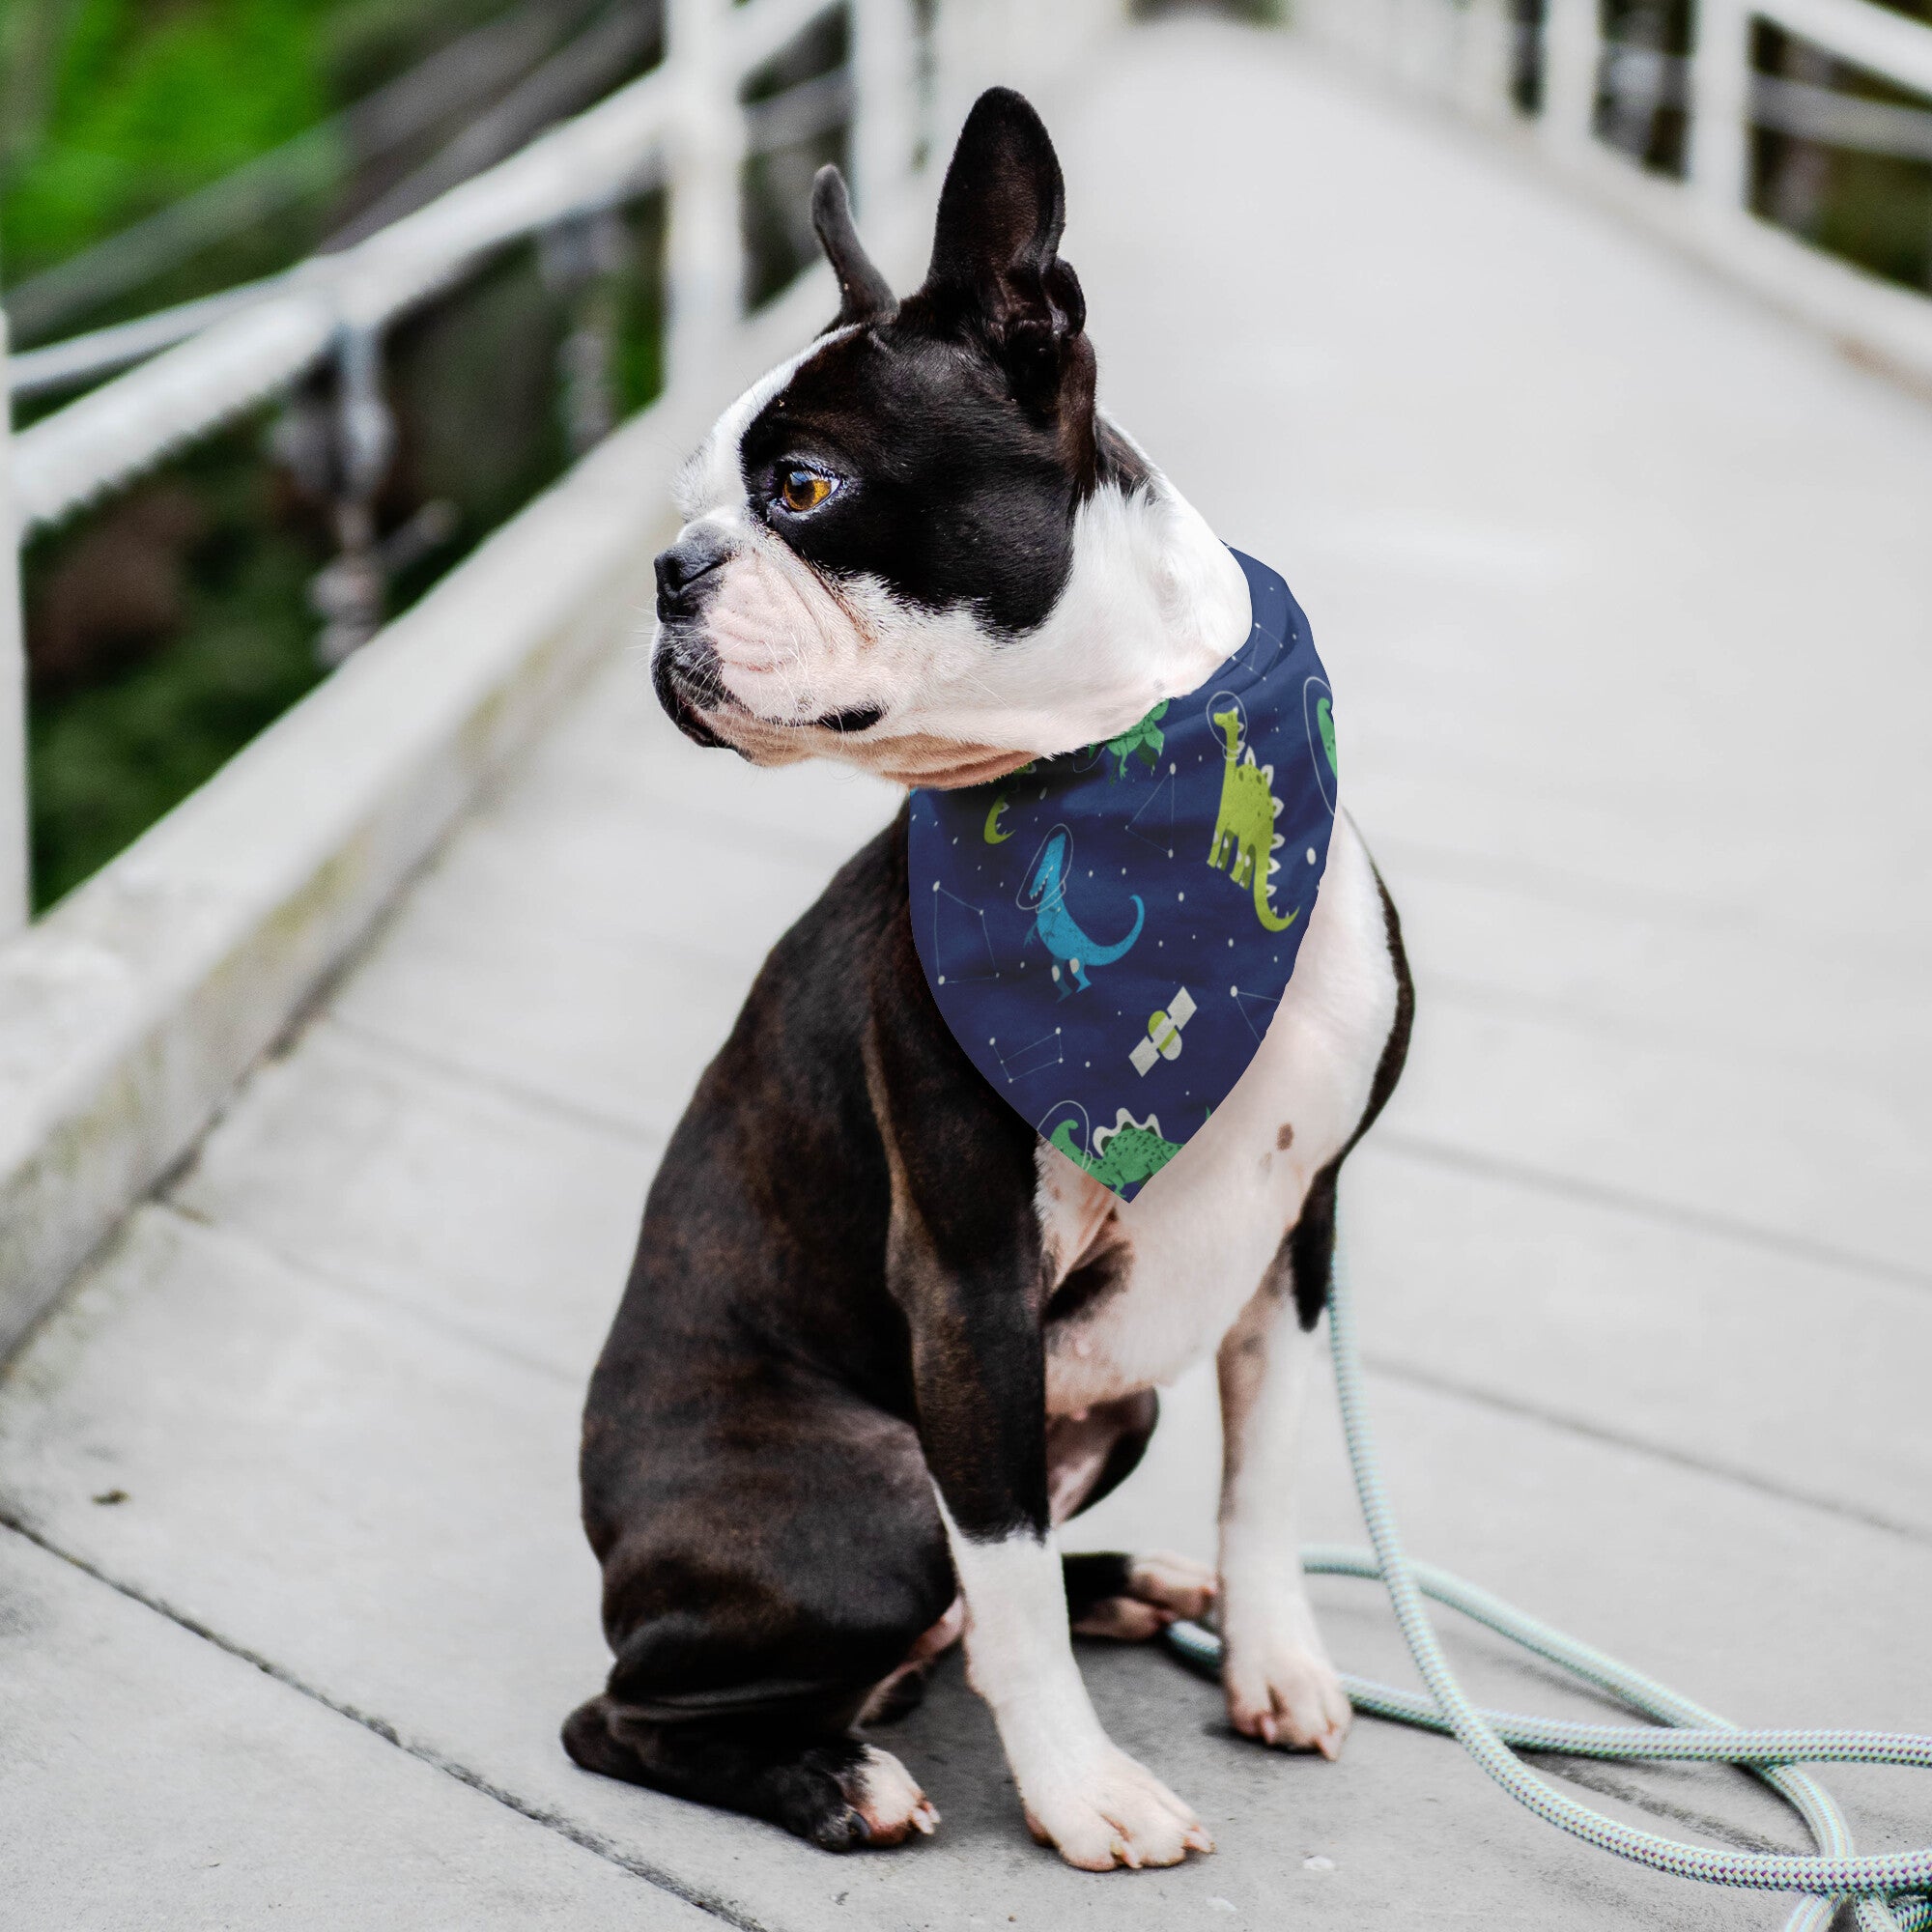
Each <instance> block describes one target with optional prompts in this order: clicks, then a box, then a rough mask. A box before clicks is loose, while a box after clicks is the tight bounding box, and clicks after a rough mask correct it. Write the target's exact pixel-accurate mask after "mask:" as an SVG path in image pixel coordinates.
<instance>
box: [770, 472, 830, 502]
mask: <svg viewBox="0 0 1932 1932" xmlns="http://www.w3.org/2000/svg"><path fill="white" fill-rule="evenodd" d="M831 494H832V479H831V477H829V476H821V475H819V473H818V472H817V471H816V470H815V469H787V470H786V471H785V474H784V481H783V482H782V483H781V484H780V485H779V497H780V498H781V501H782V502H783V504H784V506H785V508H786V509H787V510H793V511H805V510H815V509H817V507H818V506H819V504H821V503H822V502H824V500H825V499H826V497H829V496H831Z"/></svg>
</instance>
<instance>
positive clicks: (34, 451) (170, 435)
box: [14, 0, 844, 536]
mask: <svg viewBox="0 0 1932 1932" xmlns="http://www.w3.org/2000/svg"><path fill="white" fill-rule="evenodd" d="M842 4H844V0H759V4H757V5H756V6H754V7H751V8H747V9H743V10H733V12H732V14H731V15H730V17H729V19H728V20H727V22H726V23H725V34H724V36H723V45H722V48H721V54H722V61H723V65H724V66H725V69H726V70H727V71H730V72H732V73H734V74H735V75H736V77H737V78H738V79H739V80H740V81H742V79H743V78H744V76H745V75H746V74H748V73H749V72H751V71H754V70H755V69H756V68H757V67H758V66H759V65H761V64H762V63H763V62H764V61H766V60H768V59H769V58H770V57H771V56H772V55H773V54H774V53H776V52H778V51H779V50H780V49H781V48H782V47H783V46H785V45H786V44H787V43H789V42H790V41H791V40H793V39H794V38H795V37H796V36H797V35H798V34H799V33H800V32H802V31H803V30H804V29H805V28H807V27H809V26H810V24H811V23H812V22H813V21H815V20H817V19H820V18H822V17H823V16H824V15H825V14H828V13H829V12H831V11H832V9H833V8H834V7H836V6H838V5H842ZM671 81H672V76H671V75H669V74H668V72H667V70H666V69H664V68H659V69H656V70H654V71H652V72H650V73H647V74H645V75H643V76H642V77H641V78H640V79H638V80H635V81H633V82H631V83H630V85H629V86H627V87H623V88H620V89H619V90H618V91H617V92H616V93H615V94H613V95H611V97H610V98H609V99H606V100H603V101H600V102H599V103H598V104H597V105H596V106H595V107H591V108H588V109H586V110H585V111H584V112H583V113H582V114H580V115H578V116H577V117H575V118H574V119H573V120H570V121H567V122H565V123H563V124H562V125H561V126H559V127H556V128H551V129H549V130H548V131H547V132H545V133H543V134H540V135H538V136H537V138H536V139H535V140H533V141H531V142H530V143H529V145H528V146H527V147H526V148H523V149H521V150H520V151H519V152H518V153H517V154H515V155H513V156H509V157H508V158H507V159H505V160H503V161H500V162H498V163H497V165H496V166H495V167H493V168H490V169H488V170H486V171H485V172H484V173H482V174H478V175H474V176H472V177H471V178H470V179H469V180H468V181H466V182H462V183H460V184H458V185H456V186H454V187H452V188H450V189H448V190H447V191H445V192H444V193H443V194H441V195H440V196H438V197H437V199H436V200H435V201H432V202H430V203H429V204H428V205H427V206H425V207H423V208H420V209H417V210H416V211H414V212H413V213H410V214H407V215H404V216H403V217H402V218H401V219H399V220H397V221H395V222H392V223H391V224H389V226H387V227H386V228H383V229H380V230H378V231H377V232H376V233H375V234H373V235H370V236H368V237H366V238H365V239H364V240H362V241H358V242H356V243H355V244H354V245H353V246H351V247H349V248H346V249H343V250H342V251H340V252H339V253H337V254H334V255H328V256H320V257H317V258H315V259H314V260H312V261H310V262H307V263H304V264H303V265H302V266H301V267H300V268H298V269H297V270H291V271H290V274H289V276H288V277H287V287H286V289H285V290H284V291H282V292H280V293H270V294H268V295H267V296H266V298H265V299H262V300H260V301H256V302H253V303H251V304H250V305H249V306H247V307H245V308H243V309H241V312H240V313H239V314H225V313H224V314H223V315H222V319H220V320H216V321H214V322H213V323H212V324H211V325H209V326H208V327H197V329H196V332H195V333H194V334H192V335H189V336H187V337H186V339H185V340H178V341H177V342H176V345H175V346H174V347H173V348H170V349H164V350H163V351H162V352H161V354H159V355H156V357H155V358H154V359H153V360H152V361H149V362H147V363H145V364H143V366H141V367H140V368H138V369H135V370H131V371H129V372H128V374H127V375H124V376H121V377H119V378H117V379H115V380H114V381H111V382H109V383H107V384H103V385H102V386H101V387H100V388H99V389H98V390H96V391H95V392H94V393H93V394H91V395H88V396H84V397H82V398H81V399H80V400H79V401H78V402H75V403H71V404H70V405H69V406H68V407H67V408H66V409H63V410H61V411H58V412H56V413H55V414H53V415H50V416H47V417H45V418H44V419H43V420H42V421H41V422H39V423H36V424H34V425H33V426H32V427H31V428H29V429H27V430H24V431H22V432H21V433H20V435H19V436H18V438H17V439H16V440H15V449H14V466H15V469H14V492H15V503H16V509H17V515H18V529H19V534H20V535H21V536H25V535H26V534H27V533H28V532H30V531H31V530H33V529H34V528H36V527H39V526H43V525H46V524H49V523H52V522H55V521H57V520H58V519H59V518H61V517H63V516H65V515H67V514H68V513H69V512H70V511H71V510H73V509H75V508H77V507H79V506H80V505H81V504H82V503H85V502H87V501H88V500H90V499H91V498H92V497H96V496H98V495H99V494H100V493H101V492H102V491H104V490H106V489H109V488H112V487H113V486H114V485H116V484H118V483H121V482H124V481H126V480H127V479H128V478H129V477H131V476H134V475H137V474H139V473H140V472H141V471H142V470H143V469H148V468H149V467H151V466H152V465H153V464H154V463H155V462H156V461H157V460H159V459H160V458H161V457H162V456H164V455H165V454H167V453H168V452H169V451H170V450H172V449H174V448H176V447H178V446H179V445H180V444H182V443H184V442H185V441H187V440H191V439H192V438H193V437H195V436H196V435H198V434H202V433H204V432H206V431H207V430H210V429H213V428H214V427H215V426H217V425H218V424H220V423H221V422H224V421H226V420H228V419H230V418H232V417H233V416H235V415H236V414H238V413H240V412H241V411H243V410H246V409H248V408H250V407H252V406H253V405H254V404H256V403H258V402H260V401H261V400H263V399H264V398H265V397H267V396H269V395H271V394H273V393H274V392H275V391H276V390H277V389H278V388H281V387H283V386H285V385H286V384H289V383H291V382H293V381H295V380H296V379H297V378H298V377H299V376H300V375H302V373H303V372H304V371H305V370H307V369H309V368H310V367H312V366H313V365H314V364H315V363H316V361H318V360H319V359H320V358H321V356H322V355H325V354H326V353H327V349H328V347H329V345H330V343H331V342H332V341H333V340H334V338H335V335H336V333H337V331H338V329H339V328H341V327H351V328H372V327H381V326H382V325H384V323H386V322H387V321H389V320H390V319H391V318H392V317H394V316H395V315H397V314H399V313H401V312H402V311H403V310H404V309H406V308H408V307H410V306H412V304H414V303H416V302H419V301H421V300H422V299H424V298H426V297H428V296H430V295H432V294H434V293H435V292H436V291H437V290H438V289H440V288H441V287H442V286H444V285H445V284H446V283H447V282H449V281H451V280H453V279H454V278H455V277H456V276H457V275H459V274H460V273H461V271H462V270H463V269H464V267H465V266H466V265H467V264H468V263H469V262H471V261H473V260H475V259H476V258H478V257H480V256H482V255H484V254H486V253H488V252H489V251H491V250H492V249H495V248H497V247H501V246H503V245H504V244H505V243H507V242H510V241H516V240H518V239H520V238H522V237H524V236H526V235H528V234H531V233H533V232H535V231H536V230H538V229H541V228H543V227H546V226H548V225H549V224H550V223H552V222H554V221H557V220H561V219H563V218H565V217H567V216H569V215H572V214H577V213H584V212H586V211H588V210H590V209H592V208H595V207H598V206H602V205H605V204H608V203H609V202H610V201H611V200H615V199H617V198H619V197H620V196H622V195H624V194H626V193H630V192H635V191H637V190H639V188H641V187H642V186H643V185H645V184H646V182H647V180H648V179H649V174H650V170H651V168H652V167H653V165H654V164H655V163H656V161H657V159H658V151H659V149H660V147H661V146H662V144H663V143H664V142H665V140H666V139H667V138H668V136H669V135H670V133H671V132H672V129H673V125H674V120H675V116H676V114H677V112H678V104H677V100H676V98H675V95H674V92H673V88H672V84H671ZM828 96H829V91H828ZM781 99H782V97H781ZM817 104H819V105H825V104H826V103H825V102H819V103H817ZM824 125H832V123H831V122H829V121H828V122H827V123H825V124H824ZM178 319H179V318H178ZM150 321H151V322H153V323H154V326H155V327H156V331H157V332H159V333H162V334H165V333H166V330H167V325H165V324H162V323H160V322H159V321H158V319H150ZM129 327H137V326H136V325H130V326H129ZM128 339H129V338H123V340H124V342H125V341H126V340H128ZM62 346H63V345H53V347H55V348H60V347H62ZM110 346H111V345H110V344H107V343H102V342H97V343H96V345H95V348H96V350H98V351H102V352H104V351H106V350H107V349H109V348H110ZM82 353H84V352H78V351H76V352H75V354H76V355H78V354H82ZM50 366H63V365H58V364H42V365H41V367H43V368H46V367H50ZM65 366H71V364H69V365H65ZM94 366H95V367H96V368H97V369H98V368H99V366H101V365H100V364H99V363H98V362H97V363H96V364H95V365H94ZM109 366H111V364H109ZM33 373H34V370H33V365H29V375H30V377H31V376H32V374H33Z"/></svg>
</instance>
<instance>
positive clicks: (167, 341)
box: [7, 271, 289, 396]
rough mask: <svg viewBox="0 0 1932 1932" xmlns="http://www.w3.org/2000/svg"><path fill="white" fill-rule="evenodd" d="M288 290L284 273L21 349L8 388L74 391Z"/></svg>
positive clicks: (15, 391) (26, 392) (32, 392)
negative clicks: (94, 379) (33, 347)
mask: <svg viewBox="0 0 1932 1932" xmlns="http://www.w3.org/2000/svg"><path fill="white" fill-rule="evenodd" d="M288 285H289V274H288V272H287V271H284V272H283V273H281V274H278V275H269V276H265V277H264V278H263V279H262V280H261V281H259V282H241V283H238V284H237V285H236V286H235V287H234V288H231V289H220V290H217V291H216V292H215V293H214V294H213V295H212V296H196V297H195V298H194V299H193V300H192V301H185V302H176V303H175V304H174V305H173V306H172V307H170V308H159V309H156V310H155V312H154V313H153V314H152V315H143V316H136V317H135V318H134V320H133V321H131V322H115V323H109V324H108V326H107V327H105V328H90V329H89V330H88V331H87V332H86V333H85V334H84V335H70V336H68V337H66V338H65V339H64V340H62V341H60V342H49V343H47V344H46V345H45V346H44V347H43V348H40V349H24V350H22V351H21V352H20V353H19V354H18V355H15V356H14V357H13V359H12V360H11V361H10V362H9V363H8V365H7V387H8V389H9V391H10V392H11V393H12V394H14V395H16V396H35V395H41V394H43V393H44V392H45V391H47V390H48V389H67V388H72V387H74V386H75V385H76V384H81V383H86V382H89V381H91V380H92V379H93V378H94V377H96V376H104V375H106V374H107V373H108V371H109V370H112V369H125V368H126V367H127V366H128V363H130V362H140V361H143V360H145V359H146V358H147V357H148V356H150V355H157V354H158V353H159V352H160V351H161V350H163V349H172V348H173V347H174V345H175V344H176V343H177V342H185V341H186V340H187V338H188V337H189V336H190V335H194V334H196V333H198V332H199V331H200V330H201V329H204V328H207V327H210V326H211V325H213V324H214V323H217V322H219V321H221V320H222V318H223V317H224V316H230V315H233V314H235V313H236V311H237V310H239V309H244V308H253V307H254V306H255V305H256V304H257V303H258V302H261V301H264V300H266V299H267V298H269V297H270V296H273V295H279V294H280V293H281V292H282V291H283V290H285V289H286V288H287V287H288Z"/></svg>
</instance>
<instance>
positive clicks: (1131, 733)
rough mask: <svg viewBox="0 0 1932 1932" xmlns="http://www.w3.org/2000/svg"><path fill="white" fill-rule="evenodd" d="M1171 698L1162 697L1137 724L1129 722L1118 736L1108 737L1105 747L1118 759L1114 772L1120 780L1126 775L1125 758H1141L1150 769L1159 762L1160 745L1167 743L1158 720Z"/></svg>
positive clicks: (1165, 735)
mask: <svg viewBox="0 0 1932 1932" xmlns="http://www.w3.org/2000/svg"><path fill="white" fill-rule="evenodd" d="M1171 701H1172V700H1170V699H1168V698H1165V697H1163V698H1162V699H1161V700H1160V702H1159V703H1158V704H1156V705H1155V706H1154V708H1153V709H1152V710H1151V711H1150V712H1149V713H1148V715H1147V716H1146V717H1145V718H1143V719H1142V720H1141V721H1140V723H1139V724H1138V725H1128V726H1127V728H1126V729H1125V730H1124V731H1122V733H1121V735H1120V736H1119V737H1118V738H1109V739H1108V740H1107V746H1106V749H1107V750H1108V751H1110V752H1111V753H1113V754H1114V756H1115V757H1116V758H1118V759H1119V760H1120V766H1121V768H1120V770H1119V771H1117V772H1116V773H1115V774H1114V777H1115V779H1116V780H1117V781H1118V780H1121V779H1123V778H1125V777H1126V775H1127V760H1128V759H1129V758H1141V759H1144V760H1145V761H1146V762H1147V765H1148V767H1149V769H1150V770H1151V769H1152V768H1153V766H1155V765H1157V764H1158V763H1159V762H1160V752H1161V747H1162V746H1163V745H1165V744H1166V743H1167V734H1166V732H1164V731H1163V730H1162V729H1161V728H1160V725H1159V723H1158V721H1159V720H1160V719H1162V718H1165V717H1166V716H1167V707H1168V705H1169V703H1170V702H1171Z"/></svg>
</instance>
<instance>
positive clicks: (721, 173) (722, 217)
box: [665, 0, 745, 388]
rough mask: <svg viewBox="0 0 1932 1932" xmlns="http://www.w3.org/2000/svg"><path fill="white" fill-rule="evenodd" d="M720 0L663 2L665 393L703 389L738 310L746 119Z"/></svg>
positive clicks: (742, 249) (742, 253)
mask: <svg viewBox="0 0 1932 1932" xmlns="http://www.w3.org/2000/svg"><path fill="white" fill-rule="evenodd" d="M725 21H726V5H725V0H668V5H667V6H666V9H665V43H666V44H665V67H666V71H667V73H668V76H669V77H670V80H671V83H672V85H673V87H674V88H675V89H676V93H677V100H678V120H677V125H676V128H675V129H674V131H673V133H672V137H671V140H670V142H669V144H668V145H669V148H670V163H671V165H670V220H669V233H668V236H667V238H666V242H665V269H666V283H667V299H668V308H669V318H668V327H667V329H666V340H665V381H666V386H667V388H668V387H670V386H671V385H672V384H675V385H677V386H679V387H682V388H690V387H692V386H694V385H695V386H696V387H698V388H703V387H706V386H709V371H710V370H711V368H712V367H713V366H714V365H715V364H716V363H717V361H718V360H719V356H720V354H721V351H722V348H723V344H724V339H725V335H726V333H727V332H728V331H729V329H730V327H731V326H732V324H733V323H734V322H735V321H736V320H737V317H738V311H739V309H740V307H741V306H742V298H741V288H740V284H741V282H742V279H743V264H744V246H743V243H742V241H740V238H739V219H738V171H739V167H740V165H741V163H742V161H743V158H744V145H745V117H744V111H743V109H742V108H741V107H740V106H739V104H738V76H737V75H736V74H735V73H730V72H727V71H725V48H724V33H725Z"/></svg>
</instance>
